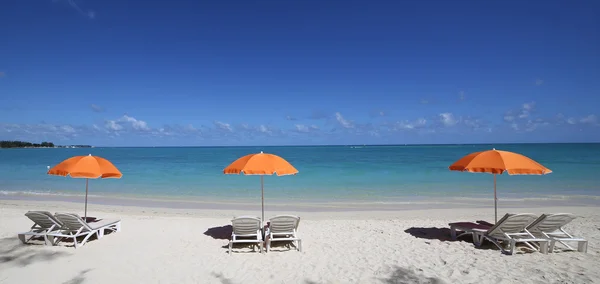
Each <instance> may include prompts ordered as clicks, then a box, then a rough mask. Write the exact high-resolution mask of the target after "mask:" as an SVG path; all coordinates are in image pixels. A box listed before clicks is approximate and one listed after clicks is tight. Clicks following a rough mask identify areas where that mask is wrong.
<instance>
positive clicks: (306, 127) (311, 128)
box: [294, 124, 319, 133]
mask: <svg viewBox="0 0 600 284" xmlns="http://www.w3.org/2000/svg"><path fill="white" fill-rule="evenodd" d="M294 127H295V129H294V130H295V131H296V132H301V133H308V132H313V131H318V130H319V127H318V126H316V125H304V124H295V125H294Z"/></svg>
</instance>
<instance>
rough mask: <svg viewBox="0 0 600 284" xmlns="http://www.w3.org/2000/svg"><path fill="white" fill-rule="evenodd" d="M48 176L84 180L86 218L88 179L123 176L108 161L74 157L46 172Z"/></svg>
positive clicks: (88, 157) (93, 157) (92, 157)
mask: <svg viewBox="0 0 600 284" xmlns="http://www.w3.org/2000/svg"><path fill="white" fill-rule="evenodd" d="M48 174H49V175H56V176H63V177H65V176H71V177H72V178H85V215H84V218H87V199H88V179H90V178H121V177H122V176H123V174H122V173H121V172H120V171H119V169H117V167H115V166H114V165H113V164H112V163H111V162H110V161H108V160H107V159H104V158H102V157H98V156H92V155H91V154H90V155H88V156H74V157H71V158H68V159H66V160H64V161H62V162H61V163H60V164H58V165H56V166H54V167H53V168H51V169H49V170H48Z"/></svg>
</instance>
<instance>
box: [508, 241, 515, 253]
mask: <svg viewBox="0 0 600 284" xmlns="http://www.w3.org/2000/svg"><path fill="white" fill-rule="evenodd" d="M509 246H510V247H509V248H508V251H509V253H510V255H513V254H514V253H515V247H516V246H517V241H516V240H515V239H511V240H510V242H509Z"/></svg>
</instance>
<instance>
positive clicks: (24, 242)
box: [18, 234, 27, 244]
mask: <svg viewBox="0 0 600 284" xmlns="http://www.w3.org/2000/svg"><path fill="white" fill-rule="evenodd" d="M18 236H19V240H21V242H22V243H23V244H26V243H27V240H26V239H25V235H23V234H18Z"/></svg>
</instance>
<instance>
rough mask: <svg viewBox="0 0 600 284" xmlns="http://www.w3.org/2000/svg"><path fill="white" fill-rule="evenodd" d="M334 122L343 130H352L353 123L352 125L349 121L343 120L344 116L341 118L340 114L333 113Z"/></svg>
mask: <svg viewBox="0 0 600 284" xmlns="http://www.w3.org/2000/svg"><path fill="white" fill-rule="evenodd" d="M335 120H336V121H337V122H338V123H339V124H340V125H341V126H342V127H343V128H354V123H352V121H349V120H347V119H345V118H344V116H342V114H341V113H339V112H336V113H335Z"/></svg>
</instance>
